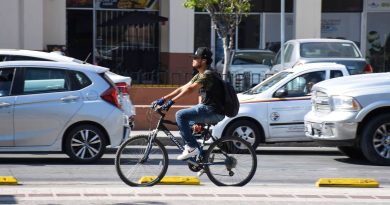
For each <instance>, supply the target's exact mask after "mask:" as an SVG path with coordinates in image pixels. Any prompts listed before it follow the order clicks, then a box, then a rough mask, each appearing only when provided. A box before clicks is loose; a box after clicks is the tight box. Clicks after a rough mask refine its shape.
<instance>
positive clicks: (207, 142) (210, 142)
mask: <svg viewBox="0 0 390 205" xmlns="http://www.w3.org/2000/svg"><path fill="white" fill-rule="evenodd" d="M213 142H214V140H213V138H212V137H210V138H209V139H208V140H206V141H205V142H204V144H212V143H213Z"/></svg>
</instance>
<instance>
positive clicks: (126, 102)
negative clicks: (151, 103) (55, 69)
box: [0, 49, 135, 127]
mask: <svg viewBox="0 0 390 205" xmlns="http://www.w3.org/2000/svg"><path fill="white" fill-rule="evenodd" d="M26 60H27V61H56V62H69V63H77V64H85V62H83V61H81V60H78V59H75V58H71V57H68V56H63V55H59V54H57V53H53V52H52V53H47V52H41V51H31V50H18V49H0V62H1V61H26ZM106 74H107V75H108V77H109V78H110V79H111V80H112V81H113V82H114V83H115V85H116V86H117V87H118V89H119V91H120V94H121V98H120V100H121V103H122V105H123V106H122V109H123V111H124V112H125V114H126V115H127V116H128V117H129V125H130V126H131V127H133V125H134V116H135V107H134V105H133V103H132V102H131V100H130V94H129V92H128V87H130V86H131V78H130V77H128V76H122V75H118V74H116V73H113V72H107V73H106Z"/></svg>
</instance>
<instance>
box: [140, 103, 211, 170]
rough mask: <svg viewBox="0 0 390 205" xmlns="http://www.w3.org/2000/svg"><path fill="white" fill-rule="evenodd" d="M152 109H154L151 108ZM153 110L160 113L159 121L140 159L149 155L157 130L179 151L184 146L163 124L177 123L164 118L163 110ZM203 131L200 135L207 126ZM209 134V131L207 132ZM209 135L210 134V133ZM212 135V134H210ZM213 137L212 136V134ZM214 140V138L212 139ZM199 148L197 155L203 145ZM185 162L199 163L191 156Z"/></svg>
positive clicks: (196, 164)
mask: <svg viewBox="0 0 390 205" xmlns="http://www.w3.org/2000/svg"><path fill="white" fill-rule="evenodd" d="M153 110H154V109H153ZM154 111H156V112H157V113H158V114H160V119H159V121H158V123H157V127H156V129H155V130H154V131H153V132H152V133H151V135H150V136H149V142H148V145H147V148H146V149H147V150H146V152H145V156H144V157H143V159H142V160H146V159H147V156H149V153H150V150H151V148H152V142H153V141H154V139H155V138H156V137H157V133H158V132H159V131H162V132H164V134H165V135H166V136H168V137H169V139H170V140H171V141H172V142H173V143H174V144H175V145H176V146H177V148H179V150H180V151H184V147H183V146H182V145H181V144H180V142H178V141H177V140H176V138H175V137H174V136H173V134H172V132H171V131H169V129H168V128H167V127H166V126H165V124H169V125H176V126H177V123H175V122H172V121H170V120H165V119H164V118H165V115H166V114H165V113H163V112H161V109H156V110H154ZM203 131H205V132H202V135H204V134H207V133H209V128H207V129H206V130H203ZM209 134H210V133H209ZM210 135H211V134H210ZM211 136H212V135H211ZM212 137H213V136H212ZM213 139H214V137H213ZM214 140H215V139H214ZM198 148H199V151H200V154H199V156H203V152H204V151H203V147H202V146H199V147H198ZM187 162H188V163H191V164H193V165H195V166H199V165H200V164H199V163H197V162H196V161H195V160H193V158H190V159H187Z"/></svg>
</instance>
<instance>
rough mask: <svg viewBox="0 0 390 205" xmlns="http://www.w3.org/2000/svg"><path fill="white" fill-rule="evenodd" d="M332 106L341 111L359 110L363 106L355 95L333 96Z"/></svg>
mask: <svg viewBox="0 0 390 205" xmlns="http://www.w3.org/2000/svg"><path fill="white" fill-rule="evenodd" d="M332 108H333V110H339V111H359V110H360V109H361V106H360V104H359V103H358V102H357V101H356V100H355V98H353V97H349V96H332Z"/></svg>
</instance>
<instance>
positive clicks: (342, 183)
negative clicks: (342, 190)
mask: <svg viewBox="0 0 390 205" xmlns="http://www.w3.org/2000/svg"><path fill="white" fill-rule="evenodd" d="M316 186H317V187H360V188H378V187H379V182H378V181H376V180H375V179H369V178H320V179H319V180H318V181H317V182H316Z"/></svg>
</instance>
